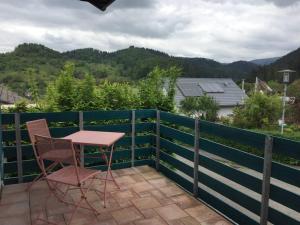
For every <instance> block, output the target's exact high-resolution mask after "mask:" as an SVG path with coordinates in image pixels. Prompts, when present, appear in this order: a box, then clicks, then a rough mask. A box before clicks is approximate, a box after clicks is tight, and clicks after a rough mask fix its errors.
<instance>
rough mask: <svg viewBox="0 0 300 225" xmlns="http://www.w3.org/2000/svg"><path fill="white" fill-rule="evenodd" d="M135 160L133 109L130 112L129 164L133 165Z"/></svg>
mask: <svg viewBox="0 0 300 225" xmlns="http://www.w3.org/2000/svg"><path fill="white" fill-rule="evenodd" d="M134 161H135V110H132V113H131V166H132V167H134Z"/></svg>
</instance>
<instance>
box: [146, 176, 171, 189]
mask: <svg viewBox="0 0 300 225" xmlns="http://www.w3.org/2000/svg"><path fill="white" fill-rule="evenodd" d="M148 182H149V183H150V184H152V185H153V186H154V187H158V188H160V187H165V186H167V185H170V181H169V180H168V179H166V178H157V179H152V180H149V181H148Z"/></svg>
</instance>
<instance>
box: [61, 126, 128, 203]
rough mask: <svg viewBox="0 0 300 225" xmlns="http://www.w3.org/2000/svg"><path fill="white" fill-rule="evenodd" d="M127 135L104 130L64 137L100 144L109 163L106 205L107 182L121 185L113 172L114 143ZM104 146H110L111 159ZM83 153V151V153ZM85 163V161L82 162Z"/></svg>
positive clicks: (81, 144)
mask: <svg viewBox="0 0 300 225" xmlns="http://www.w3.org/2000/svg"><path fill="white" fill-rule="evenodd" d="M124 136H125V133H117V132H102V131H86V130H85V131H78V132H76V133H73V134H71V135H68V136H66V137H64V139H69V140H72V142H73V143H74V144H77V145H80V146H86V145H89V146H98V147H99V152H100V153H101V154H102V156H103V158H104V160H105V163H106V165H107V171H106V176H105V179H104V182H105V183H104V207H106V183H107V181H113V182H114V184H115V185H116V186H117V187H118V188H120V187H119V185H118V184H117V182H116V181H115V179H114V177H113V174H112V172H111V163H112V156H113V151H114V144H115V143H116V142H117V141H118V140H120V139H121V138H122V137H124ZM103 147H105V148H108V149H109V151H110V156H109V159H108V158H107V155H106V153H105V151H104V150H103ZM81 154H83V153H81ZM82 164H84V162H82ZM108 175H110V177H111V179H108Z"/></svg>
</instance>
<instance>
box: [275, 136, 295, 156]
mask: <svg viewBox="0 0 300 225" xmlns="http://www.w3.org/2000/svg"><path fill="white" fill-rule="evenodd" d="M273 142H274V143H273V152H274V153H278V154H281V155H285V156H288V157H291V158H294V159H297V160H300V142H299V141H292V140H288V139H285V138H279V137H273Z"/></svg>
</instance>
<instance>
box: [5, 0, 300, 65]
mask: <svg viewBox="0 0 300 225" xmlns="http://www.w3.org/2000/svg"><path fill="white" fill-rule="evenodd" d="M297 2H298V1H295V0H294V1H292V0H287V1H276V0H273V1H271V0H265V1H262V0H243V1H240V0H198V1H195V0H186V1H181V0H164V1H158V0H117V1H115V2H114V3H113V4H112V5H111V6H110V7H109V8H108V9H107V10H106V11H105V12H101V11H100V10H98V9H97V8H95V7H93V6H92V5H91V4H88V3H86V2H81V1H79V0H63V1H61V0H27V1H26V3H24V1H19V0H10V1H1V2H0V10H1V14H0V33H1V35H0V52H6V51H11V50H13V48H14V47H15V46H16V45H18V44H20V43H22V42H37V43H41V44H44V45H47V46H48V47H51V48H54V49H56V50H59V51H66V50H72V49H77V48H85V47H92V48H97V49H100V50H105V51H115V50H118V49H121V48H127V47H128V46H130V45H135V46H140V47H148V48H153V49H157V50H161V51H164V52H166V53H169V54H172V55H176V56H192V57H208V58H213V59H215V60H219V61H222V62H231V61H234V60H240V59H242V60H248V59H253V58H264V57H274V56H281V55H283V54H285V53H287V52H288V51H291V50H294V49H296V48H298V47H299V46H300V41H299V40H300V28H299V26H298V24H300V16H299V13H298V12H299V10H300V4H295V3H297ZM293 3H294V4H293ZM283 6H285V7H283ZM286 6H290V7H286ZM287 21H289V22H287Z"/></svg>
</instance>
